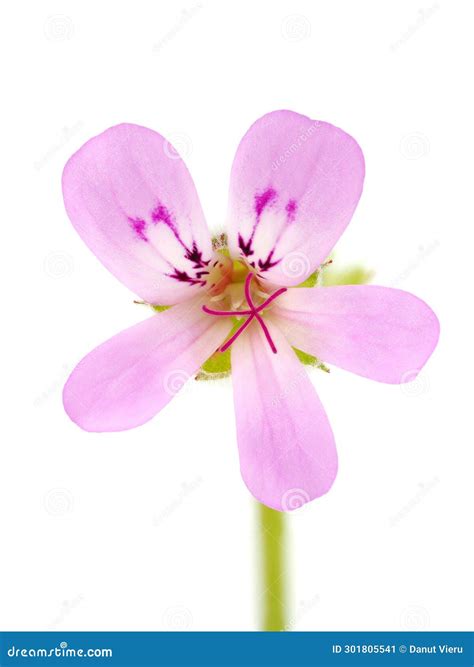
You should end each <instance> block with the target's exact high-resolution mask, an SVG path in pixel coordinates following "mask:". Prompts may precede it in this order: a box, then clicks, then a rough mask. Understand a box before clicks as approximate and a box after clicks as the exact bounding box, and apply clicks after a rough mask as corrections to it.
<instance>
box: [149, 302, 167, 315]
mask: <svg viewBox="0 0 474 667" xmlns="http://www.w3.org/2000/svg"><path fill="white" fill-rule="evenodd" d="M150 305H151V307H152V308H153V310H154V311H156V312H157V313H162V312H163V311H164V310H168V308H171V306H153V305H152V304H150Z"/></svg>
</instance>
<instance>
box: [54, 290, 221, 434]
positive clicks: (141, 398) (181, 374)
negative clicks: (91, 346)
mask: <svg viewBox="0 0 474 667" xmlns="http://www.w3.org/2000/svg"><path fill="white" fill-rule="evenodd" d="M229 328H230V325H229V322H226V321H225V320H224V318H220V317H218V318H216V317H209V316H208V315H206V314H205V313H203V312H202V310H201V303H200V300H199V299H197V300H196V301H195V302H191V303H189V302H187V303H183V304H179V305H177V306H174V307H173V308H170V309H169V310H166V311H164V312H161V313H157V314H156V315H153V316H152V317H150V318H149V319H147V320H144V321H143V322H140V323H139V324H136V325H135V326H133V327H131V328H129V329H126V330H125V331H122V332H121V333H119V334H117V335H116V336H114V337H113V338H111V339H110V340H108V341H106V342H105V343H103V344H102V345H99V347H97V348H96V349H95V350H93V351H92V352H90V353H89V354H88V355H87V356H86V357H84V359H82V361H80V362H79V364H78V365H77V366H76V368H75V369H74V370H73V372H72V373H71V375H70V377H69V379H68V381H67V383H66V385H65V387H64V393H63V401H64V407H65V409H66V412H67V413H68V415H69V416H70V418H71V419H72V420H73V421H74V422H76V423H77V424H78V425H79V426H81V428H83V429H85V430H86V431H122V430H125V429H129V428H133V427H134V426H139V425H140V424H143V423H144V422H146V421H148V420H149V419H151V418H152V417H153V416H154V415H155V414H156V413H157V412H158V411H159V410H161V408H163V407H164V406H165V405H166V404H167V403H168V402H169V401H170V400H171V398H172V397H173V396H174V394H176V393H177V391H178V390H179V389H180V388H181V386H182V385H183V384H184V382H185V381H186V380H187V379H188V378H189V377H190V376H191V375H192V374H193V373H194V372H195V371H196V370H197V369H198V368H199V367H200V366H201V364H202V363H203V362H204V361H205V360H206V359H207V358H208V357H209V356H210V355H211V354H213V352H215V350H216V348H217V347H218V346H219V344H220V343H221V342H222V341H223V340H224V338H225V337H226V335H227V333H228V331H229Z"/></svg>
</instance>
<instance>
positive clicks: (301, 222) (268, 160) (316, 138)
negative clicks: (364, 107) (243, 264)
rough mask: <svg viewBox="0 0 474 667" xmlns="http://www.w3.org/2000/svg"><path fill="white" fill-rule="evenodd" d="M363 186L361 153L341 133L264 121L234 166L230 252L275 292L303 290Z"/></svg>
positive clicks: (299, 120)
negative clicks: (279, 289)
mask: <svg viewBox="0 0 474 667" xmlns="http://www.w3.org/2000/svg"><path fill="white" fill-rule="evenodd" d="M363 180H364V158H363V155H362V152H361V150H360V148H359V146H358V144H357V142H356V141H355V140H354V139H353V138H352V137H350V136H349V135H348V134H346V133H345V132H343V131H342V130H340V129H339V128H337V127H334V126H333V125H330V124H329V123H324V122H322V121H315V120H311V119H310V118H307V117H306V116H301V115H300V114H297V113H294V112H292V111H274V112H272V113H269V114H267V115H266V116H263V117H262V118H260V119H259V120H257V122H256V123H254V124H253V125H252V127H251V128H250V129H249V131H248V132H247V134H246V135H245V136H244V138H243V139H242V141H241V143H240V145H239V148H238V150H237V153H236V156H235V160H234V164H233V166H232V173H231V182H230V193H229V212H228V232H229V245H230V248H231V250H232V252H233V253H234V254H235V255H237V256H238V255H241V256H242V257H245V258H246V259H247V261H248V262H249V263H250V264H252V266H254V267H255V268H256V269H257V271H258V272H259V274H260V275H261V276H262V277H264V278H266V279H268V280H269V282H271V283H273V284H276V285H287V286H288V285H297V284H299V283H301V282H303V281H304V280H305V279H306V278H307V277H308V276H309V275H310V274H311V273H312V272H313V271H314V270H315V269H316V268H317V267H318V266H319V265H320V264H321V263H322V262H323V261H324V260H325V259H326V258H327V256H328V255H329V253H330V251H331V249H332V247H333V246H334V244H335V243H336V241H337V240H338V238H339V236H340V235H341V234H342V232H343V231H344V229H345V228H346V226H347V224H348V223H349V220H350V219H351V217H352V214H353V212H354V209H355V207H356V205H357V202H358V201H359V197H360V195H361V192H362V184H363Z"/></svg>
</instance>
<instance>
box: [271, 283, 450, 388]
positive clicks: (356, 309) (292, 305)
mask: <svg viewBox="0 0 474 667" xmlns="http://www.w3.org/2000/svg"><path fill="white" fill-rule="evenodd" d="M271 316H272V317H275V318H276V319H277V321H278V324H279V326H281V327H282V328H283V331H284V332H285V335H286V337H287V338H288V340H289V341H290V343H291V344H292V345H293V346H295V347H297V348H299V349H301V350H303V351H305V352H309V353H310V354H314V355H315V356H317V357H318V358H319V359H321V360H322V361H324V362H326V363H329V364H334V365H336V366H340V367H341V368H345V369H346V370H348V371H352V372H353V373H357V374H358V375H363V376H364V377H368V378H371V379H373V380H378V381H380V382H389V383H393V384H398V383H401V382H407V381H408V380H412V379H414V378H415V377H416V375H417V373H418V371H419V370H420V369H421V368H422V367H423V366H424V364H425V363H426V361H427V360H428V358H429V357H430V355H431V353H432V352H433V350H434V348H435V347H436V343H437V342H438V337H439V322H438V319H437V317H436V315H435V314H434V313H433V311H432V310H431V308H430V307H429V306H428V305H427V304H426V303H425V302H424V301H422V300H421V299H418V298H417V297H416V296H414V295H413V294H410V293H408V292H404V291H402V290H399V289H392V288H389V287H377V286H375V285H340V286H334V287H314V288H297V289H291V290H288V291H287V292H286V293H285V294H283V295H282V296H281V297H279V298H278V299H277V300H276V302H275V305H274V307H273V309H272V315H271Z"/></svg>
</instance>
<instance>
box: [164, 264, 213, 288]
mask: <svg viewBox="0 0 474 667" xmlns="http://www.w3.org/2000/svg"><path fill="white" fill-rule="evenodd" d="M173 271H174V272H173V273H167V274H166V275H167V276H169V277H170V278H174V279H175V280H178V281H179V282H180V283H189V284H190V285H201V286H202V287H204V286H205V285H206V281H205V280H199V279H198V278H199V275H198V277H197V278H192V277H191V276H190V275H189V274H188V273H187V272H186V271H180V270H179V269H177V268H174V269H173Z"/></svg>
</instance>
